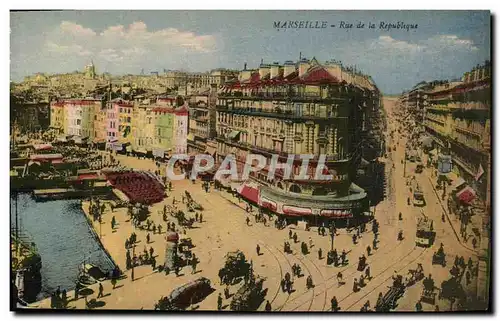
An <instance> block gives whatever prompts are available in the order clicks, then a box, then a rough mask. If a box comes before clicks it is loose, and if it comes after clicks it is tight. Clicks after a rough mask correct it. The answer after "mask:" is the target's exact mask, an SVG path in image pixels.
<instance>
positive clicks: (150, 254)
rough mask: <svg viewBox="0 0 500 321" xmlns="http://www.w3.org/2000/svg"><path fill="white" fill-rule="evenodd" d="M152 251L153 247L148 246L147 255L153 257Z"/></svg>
mask: <svg viewBox="0 0 500 321" xmlns="http://www.w3.org/2000/svg"><path fill="white" fill-rule="evenodd" d="M154 253H155V250H154V249H153V247H150V248H149V257H153V254H154Z"/></svg>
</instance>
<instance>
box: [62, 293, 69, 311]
mask: <svg viewBox="0 0 500 321" xmlns="http://www.w3.org/2000/svg"><path fill="white" fill-rule="evenodd" d="M67 301H68V294H67V292H66V289H64V290H62V293H61V302H62V305H63V307H66V304H67V303H68V302H67Z"/></svg>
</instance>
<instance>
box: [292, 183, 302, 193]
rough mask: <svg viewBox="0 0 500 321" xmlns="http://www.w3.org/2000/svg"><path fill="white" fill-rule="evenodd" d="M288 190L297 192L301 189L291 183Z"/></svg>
mask: <svg viewBox="0 0 500 321" xmlns="http://www.w3.org/2000/svg"><path fill="white" fill-rule="evenodd" d="M290 192H292V193H297V194H299V193H300V192H301V190H300V187H298V186H297V185H295V184H293V185H292V186H290Z"/></svg>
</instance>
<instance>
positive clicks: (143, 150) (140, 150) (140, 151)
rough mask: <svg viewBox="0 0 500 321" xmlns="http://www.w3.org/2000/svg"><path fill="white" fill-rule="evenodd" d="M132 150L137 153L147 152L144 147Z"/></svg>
mask: <svg viewBox="0 0 500 321" xmlns="http://www.w3.org/2000/svg"><path fill="white" fill-rule="evenodd" d="M134 152H136V153H139V154H147V153H148V152H147V151H146V150H145V149H134Z"/></svg>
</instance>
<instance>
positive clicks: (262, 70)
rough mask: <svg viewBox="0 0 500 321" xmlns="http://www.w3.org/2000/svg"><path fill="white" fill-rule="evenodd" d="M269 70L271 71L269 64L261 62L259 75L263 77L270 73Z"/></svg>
mask: <svg viewBox="0 0 500 321" xmlns="http://www.w3.org/2000/svg"><path fill="white" fill-rule="evenodd" d="M269 71H270V68H269V65H266V64H264V63H261V64H260V67H259V76H260V79H262V78H264V77H265V76H267V75H269Z"/></svg>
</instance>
